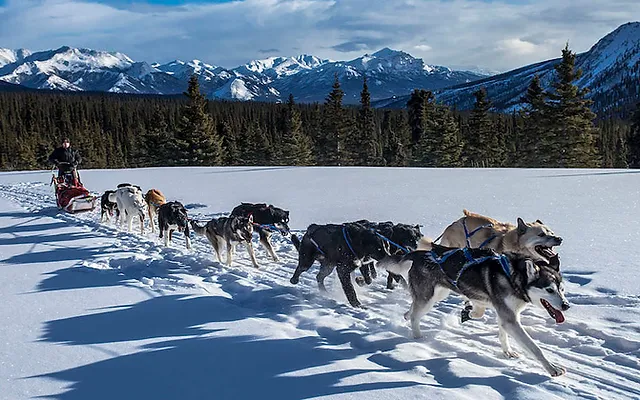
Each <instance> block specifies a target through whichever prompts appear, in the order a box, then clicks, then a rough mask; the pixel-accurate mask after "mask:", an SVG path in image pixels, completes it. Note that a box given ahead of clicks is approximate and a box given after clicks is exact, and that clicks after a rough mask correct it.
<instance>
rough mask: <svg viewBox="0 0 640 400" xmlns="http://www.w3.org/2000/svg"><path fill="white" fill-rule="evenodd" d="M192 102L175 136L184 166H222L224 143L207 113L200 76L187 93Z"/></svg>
mask: <svg viewBox="0 0 640 400" xmlns="http://www.w3.org/2000/svg"><path fill="white" fill-rule="evenodd" d="M184 94H185V95H186V96H187V98H188V99H189V102H188V104H187V105H186V106H184V107H183V108H182V112H181V119H180V124H179V127H178V132H177V135H176V139H177V143H178V146H179V149H180V154H181V160H180V162H181V163H182V164H186V165H222V163H223V151H222V140H221V139H220V137H219V136H218V134H217V133H216V131H215V125H214V123H213V119H212V118H211V116H210V115H209V113H208V111H207V104H208V103H207V99H206V98H205V97H204V95H203V94H202V93H200V85H199V83H198V77H197V75H195V74H194V75H193V76H191V78H190V79H189V86H188V88H187V91H186V92H185V93H184Z"/></svg>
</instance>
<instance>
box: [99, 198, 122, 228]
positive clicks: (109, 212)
mask: <svg viewBox="0 0 640 400" xmlns="http://www.w3.org/2000/svg"><path fill="white" fill-rule="evenodd" d="M113 193H115V190H107V191H106V192H104V194H103V195H102V197H101V198H100V222H105V221H108V220H110V219H111V217H113V213H114V212H115V213H116V217H118V218H120V210H118V205H117V204H116V203H114V202H113V201H109V195H110V194H113ZM105 216H106V218H105Z"/></svg>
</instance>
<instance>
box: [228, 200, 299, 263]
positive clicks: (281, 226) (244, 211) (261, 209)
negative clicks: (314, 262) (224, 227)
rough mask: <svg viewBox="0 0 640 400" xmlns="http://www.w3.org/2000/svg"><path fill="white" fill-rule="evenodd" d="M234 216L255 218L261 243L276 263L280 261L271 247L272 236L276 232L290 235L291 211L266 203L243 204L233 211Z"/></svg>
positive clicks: (255, 227) (255, 228) (255, 226)
mask: <svg viewBox="0 0 640 400" xmlns="http://www.w3.org/2000/svg"><path fill="white" fill-rule="evenodd" d="M231 215H232V216H238V217H249V216H252V217H253V222H254V230H255V231H256V232H258V235H259V236H260V243H261V244H262V245H263V246H264V248H265V249H267V252H268V253H269V255H270V256H271V258H273V260H274V261H278V256H277V255H276V252H275V251H274V250H273V246H271V241H270V239H271V235H272V234H273V232H274V231H276V230H277V231H279V232H280V234H282V235H288V234H289V211H286V210H283V209H282V208H278V207H274V206H272V205H271V204H269V205H266V204H264V203H259V204H253V203H241V204H240V205H239V206H237V207H236V208H234V209H233V211H231Z"/></svg>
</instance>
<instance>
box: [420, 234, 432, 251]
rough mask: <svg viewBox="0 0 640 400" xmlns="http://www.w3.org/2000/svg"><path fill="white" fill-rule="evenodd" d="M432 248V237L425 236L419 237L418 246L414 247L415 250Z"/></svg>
mask: <svg viewBox="0 0 640 400" xmlns="http://www.w3.org/2000/svg"><path fill="white" fill-rule="evenodd" d="M432 249H433V239H431V238H430V237H426V236H423V237H421V238H420V240H419V241H418V246H417V247H416V250H425V251H430V250H432Z"/></svg>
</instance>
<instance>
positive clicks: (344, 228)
mask: <svg viewBox="0 0 640 400" xmlns="http://www.w3.org/2000/svg"><path fill="white" fill-rule="evenodd" d="M342 236H344V241H345V242H346V243H347V247H349V250H351V254H353V256H354V257H355V258H358V255H357V254H356V251H355V250H353V247H352V246H351V240H350V239H349V238H350V235H349V232H347V227H346V226H345V225H343V226H342Z"/></svg>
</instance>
